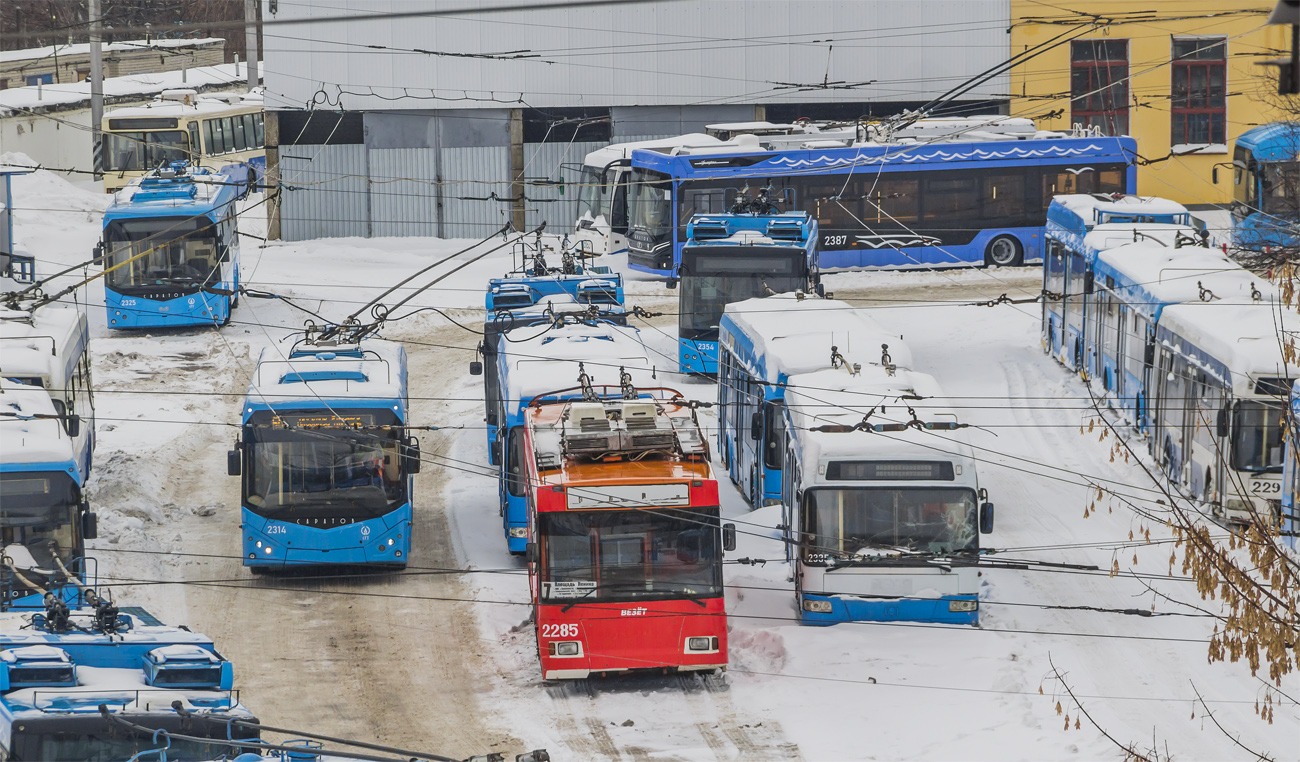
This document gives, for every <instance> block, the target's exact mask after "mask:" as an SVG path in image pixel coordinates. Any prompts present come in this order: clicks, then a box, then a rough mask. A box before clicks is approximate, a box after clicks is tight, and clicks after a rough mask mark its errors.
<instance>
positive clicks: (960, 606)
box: [948, 601, 980, 611]
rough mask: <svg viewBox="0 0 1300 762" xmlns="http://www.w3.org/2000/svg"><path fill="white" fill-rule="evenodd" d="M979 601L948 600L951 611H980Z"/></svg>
mask: <svg viewBox="0 0 1300 762" xmlns="http://www.w3.org/2000/svg"><path fill="white" fill-rule="evenodd" d="M979 608H980V602H979V601H948V610H949V611H979Z"/></svg>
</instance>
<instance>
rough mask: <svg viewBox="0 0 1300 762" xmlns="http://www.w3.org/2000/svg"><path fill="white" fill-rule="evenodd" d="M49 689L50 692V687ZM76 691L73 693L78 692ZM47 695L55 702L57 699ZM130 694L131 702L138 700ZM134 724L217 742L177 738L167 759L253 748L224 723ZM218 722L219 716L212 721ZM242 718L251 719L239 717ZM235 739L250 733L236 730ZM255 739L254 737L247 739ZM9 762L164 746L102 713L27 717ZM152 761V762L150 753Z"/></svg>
mask: <svg viewBox="0 0 1300 762" xmlns="http://www.w3.org/2000/svg"><path fill="white" fill-rule="evenodd" d="M46 690H48V689H46ZM74 690H75V689H74ZM51 693H52V695H51V696H49V699H56V698H57V696H55V695H53V692H51ZM135 693H136V692H135V691H132V692H131V693H130V695H129V697H127V698H126V700H127V701H130V700H132V699H133V698H134V696H135ZM129 719H130V720H131V722H133V723H135V724H137V725H143V726H146V727H151V728H163V729H166V730H169V731H171V732H174V733H182V734H183V735H188V736H199V737H203V738H211V739H213V740H212V741H211V742H208V743H201V742H198V741H184V740H181V739H179V738H176V737H174V736H173V737H170V738H168V739H167V743H166V745H167V759H168V760H178V761H179V762H207V761H208V760H214V759H233V758H234V757H236V756H238V755H239V754H241V753H243V752H246V751H253V749H254V748H255V747H253V746H251V745H250V746H247V747H237V746H235V745H233V744H231V743H230V742H229V741H228V740H227V738H228V736H227V735H226V733H227V728H226V724H225V722H224V721H220V722H217V721H207V722H195V721H194V720H189V721H187V723H186V727H184V728H182V727H181V718H180V717H178V716H174V715H172V716H167V717H161V718H160V717H157V716H153V717H151V716H148V715H131V717H130V718H129ZM213 719H214V720H215V719H216V718H215V717H214V718H213ZM240 719H251V718H247V717H241V718H240ZM234 732H235V733H236V734H237V735H241V736H242V735H243V734H245V733H248V731H245V730H240V729H239V728H237V727H236V728H235V729H234ZM245 737H246V738H248V739H249V740H253V738H254V737H252V736H245ZM9 745H10V747H11V748H10V752H9V754H10V756H9V757H7V759H10V760H33V761H36V760H39V762H101V761H102V760H126V759H134V758H135V755H137V754H139V753H140V752H142V751H148V750H150V749H157V748H159V747H160V746H162V745H163V743H162V742H160V741H158V740H155V739H154V738H153V735H152V734H148V735H146V734H143V733H141V734H139V735H136V734H133V733H132V732H131V731H129V730H127V729H125V728H123V727H121V726H120V725H116V724H110V723H109V721H108V720H106V719H104V718H103V717H101V716H100V715H99V713H98V712H95V713H92V714H88V715H83V716H80V717H66V716H65V717H50V718H44V717H41V718H37V719H23V720H22V721H21V722H19V723H17V724H16V726H15V727H14V729H13V737H12V739H11V741H10V744H9ZM149 758H152V756H151V755H150V757H149Z"/></svg>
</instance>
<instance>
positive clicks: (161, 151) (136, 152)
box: [104, 120, 193, 172]
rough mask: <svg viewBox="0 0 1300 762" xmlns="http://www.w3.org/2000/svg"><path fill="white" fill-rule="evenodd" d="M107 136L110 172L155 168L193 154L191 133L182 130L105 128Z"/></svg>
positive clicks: (106, 154)
mask: <svg viewBox="0 0 1300 762" xmlns="http://www.w3.org/2000/svg"><path fill="white" fill-rule="evenodd" d="M172 121H173V122H174V121H175V120H172ZM104 137H105V138H106V140H107V145H106V146H105V150H104V169H105V170H106V171H109V172H132V171H139V170H144V169H153V168H154V167H162V166H166V165H167V164H169V163H170V162H173V161H181V160H182V159H190V158H193V155H192V152H191V150H190V139H189V136H188V135H187V134H186V133H185V132H184V131H183V130H165V131H160V132H106V133H105V134H104Z"/></svg>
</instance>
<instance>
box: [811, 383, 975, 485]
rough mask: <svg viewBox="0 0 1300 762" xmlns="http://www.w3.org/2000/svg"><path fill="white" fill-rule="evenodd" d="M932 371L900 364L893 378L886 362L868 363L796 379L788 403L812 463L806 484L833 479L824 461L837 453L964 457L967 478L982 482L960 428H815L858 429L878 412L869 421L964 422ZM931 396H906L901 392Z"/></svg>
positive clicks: (867, 456) (842, 455) (863, 457)
mask: <svg viewBox="0 0 1300 762" xmlns="http://www.w3.org/2000/svg"><path fill="white" fill-rule="evenodd" d="M942 394H943V392H942V390H941V389H940V388H939V383H938V382H937V381H935V379H934V378H933V377H932V376H929V375H927V374H925V373H917V372H915V371H908V370H903V369H899V370H898V371H897V372H896V373H895V375H893V376H890V375H888V373H887V372H886V371H885V370H884V369H883V368H880V367H870V368H865V367H864V368H863V369H862V371H861V372H860V373H858V374H857V375H851V374H850V373H849V372H848V371H847V370H844V369H837V370H820V371H817V372H814V373H801V374H798V375H794V376H791V377H790V380H789V386H788V388H787V389H786V393H785V404H786V409H787V411H788V416H789V419H790V422H791V424H792V426H793V432H792V437H793V439H794V442H795V446H796V447H797V448H798V449H799V452H800V455H801V458H802V460H803V462H804V464H805V465H804V468H803V470H804V478H805V483H807V482H811V481H814V480H816V481H825V474H824V472H823V471H822V469H821V465H823V464H824V463H825V461H827V460H830V459H837V460H844V459H854V460H906V461H942V460H947V461H961V465H962V466H963V469H962V471H964V472H965V473H963V478H964V480H968V481H970V482H972V483H973V482H974V479H975V461H974V451H973V450H972V449H971V447H970V445H969V444H968V443H967V441H966V437H965V434H964V433H963V432H962V431H960V430H947V431H943V430H941V431H923V430H917V429H914V428H909V429H907V430H905V431H891V432H885V433H880V432H874V431H838V432H826V431H811V430H810V429H812V428H815V427H821V426H844V427H851V426H855V425H857V424H859V423H861V422H862V420H863V417H864V416H866V415H867V414H868V413H871V418H870V420H869V421H868V423H869V424H873V425H874V424H905V423H908V422H910V421H911V420H912V415H911V413H910V412H909V411H908V405H911V406H912V407H913V409H914V410H915V411H916V414H917V417H918V418H919V419H920V420H922V421H926V422H931V423H957V422H959V419H958V417H957V415H956V413H954V412H952V410H951V406H949V405H945V404H944V402H943V400H942ZM903 396H908V397H916V396H920V397H924V398H925V399H924V400H911V401H909V400H906V399H904V400H900V399H899V398H900V397H903Z"/></svg>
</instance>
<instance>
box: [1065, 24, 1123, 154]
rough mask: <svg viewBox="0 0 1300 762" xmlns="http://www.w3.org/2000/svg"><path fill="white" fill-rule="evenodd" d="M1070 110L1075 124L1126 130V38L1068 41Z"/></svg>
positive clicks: (1110, 131)
mask: <svg viewBox="0 0 1300 762" xmlns="http://www.w3.org/2000/svg"><path fill="white" fill-rule="evenodd" d="M1070 111H1071V121H1072V122H1073V123H1075V124H1082V125H1083V126H1085V127H1094V128H1096V129H1098V130H1101V132H1102V134H1105V135H1127V134H1128V40H1112V39H1104V40H1075V41H1073V42H1071V43H1070Z"/></svg>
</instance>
